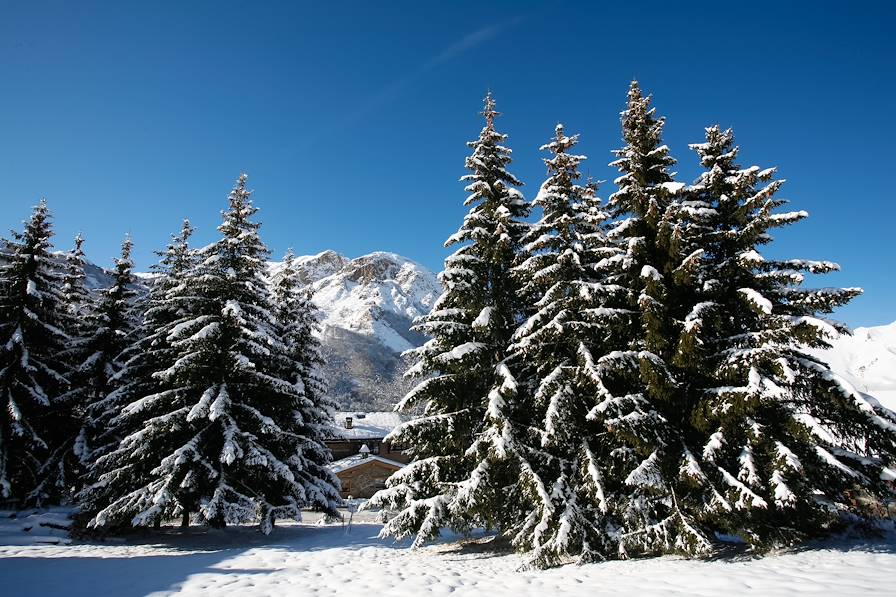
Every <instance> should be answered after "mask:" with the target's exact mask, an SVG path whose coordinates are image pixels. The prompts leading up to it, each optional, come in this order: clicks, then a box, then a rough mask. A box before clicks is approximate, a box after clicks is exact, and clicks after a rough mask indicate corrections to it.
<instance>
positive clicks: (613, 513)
mask: <svg viewBox="0 0 896 597" xmlns="http://www.w3.org/2000/svg"><path fill="white" fill-rule="evenodd" d="M663 124H664V119H663V118H657V117H656V116H655V111H654V109H653V108H652V107H651V106H650V97H649V96H648V97H644V96H643V95H642V93H641V90H640V88H639V87H638V84H637V82H634V81H633V82H632V84H631V87H630V89H629V93H628V105H627V108H626V110H625V111H624V112H623V113H622V133H623V139H624V141H625V143H626V144H625V146H624V147H623V148H622V149H620V150H617V151H616V152H615V153H616V155H617V157H618V159H617V160H616V161H614V162H613V163H612V165H614V166H616V167H617V168H619V170H620V172H621V176H620V177H619V178H617V179H616V181H615V183H616V184H617V186H618V187H619V190H618V191H617V192H616V193H614V194H613V195H611V196H610V199H609V211H610V214H611V215H612V216H613V218H614V225H613V227H612V228H611V230H610V232H609V235H610V237H611V238H613V239H616V240H617V241H618V242H619V243H620V245H621V248H622V249H623V250H624V254H623V256H622V259H621V261H620V263H619V268H618V270H617V272H616V276H615V278H614V281H615V283H617V284H619V285H620V286H622V287H624V288H626V289H627V291H628V293H629V297H630V299H629V300H630V302H629V307H630V309H631V311H632V312H633V315H634V316H633V317H631V318H630V319H629V321H628V324H627V328H626V329H624V330H622V331H620V332H619V333H620V335H621V337H622V338H628V346H626V347H624V348H622V349H620V350H613V351H610V352H607V353H605V354H600V355H598V354H595V355H593V356H594V361H593V362H594V376H595V378H596V379H598V380H600V385H601V391H600V392H599V397H600V402H599V403H598V404H597V405H596V406H595V407H594V408H592V410H591V411H590V412H589V413H588V415H587V418H588V419H589V420H591V421H593V422H594V423H596V424H597V426H598V428H599V430H600V432H599V433H600V437H601V440H600V441H599V442H596V443H595V450H594V451H593V456H594V461H595V462H597V463H598V464H597V466H598V469H599V470H600V474H601V476H602V479H603V481H604V486H603V495H604V498H605V503H606V507H607V512H606V516H607V517H608V518H609V520H610V521H611V522H610V523H609V524H612V525H613V526H615V527H616V528H617V531H616V533H615V536H614V541H613V544H615V553H613V552H610V551H605V552H604V555H607V556H618V557H629V556H633V555H648V554H658V553H668V552H672V551H676V552H682V553H686V554H690V555H695V554H700V553H707V552H709V551H711V550H712V546H713V538H712V537H711V536H710V535H708V534H707V533H706V531H705V529H703V528H701V527H700V526H699V525H697V524H696V523H695V522H694V520H693V516H692V514H691V513H689V512H688V510H687V509H685V508H683V507H682V505H681V504H680V502H679V496H678V492H677V486H678V484H679V471H680V469H681V467H682V466H685V465H686V464H687V462H688V457H689V456H688V454H689V451H688V449H687V444H686V434H685V430H686V427H684V426H683V424H682V420H686V419H687V408H686V407H687V404H686V403H685V401H684V397H685V396H686V394H685V393H684V392H683V389H684V387H685V386H686V380H684V379H682V378H681V377H680V376H678V375H677V371H676V369H675V367H674V363H675V359H676V358H677V351H678V350H679V344H680V343H678V342H676V339H677V338H678V337H679V335H681V334H682V333H683V330H684V329H685V320H686V319H687V315H688V314H689V313H690V312H691V310H692V309H693V308H694V306H695V305H696V304H697V302H699V301H698V298H697V297H696V283H697V279H698V276H697V274H696V270H697V269H698V266H699V263H700V256H701V254H702V253H701V251H700V250H699V248H697V247H699V236H700V230H702V221H701V218H692V217H691V216H693V215H695V214H693V213H691V212H689V210H688V209H685V208H687V207H689V206H688V205H687V203H686V198H684V197H682V196H681V193H682V190H683V187H684V185H683V184H681V183H677V182H675V181H674V179H673V175H672V174H671V173H670V172H669V168H670V167H671V166H672V165H673V164H674V163H675V162H674V160H673V159H672V158H671V157H670V156H669V150H668V147H666V146H665V145H664V144H663V143H662V129H663ZM697 215H702V216H705V214H699V212H698V214H697ZM623 327H626V326H623Z"/></svg>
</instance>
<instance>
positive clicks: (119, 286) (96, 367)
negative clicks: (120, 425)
mask: <svg viewBox="0 0 896 597" xmlns="http://www.w3.org/2000/svg"><path fill="white" fill-rule="evenodd" d="M132 247H133V242H132V241H131V238H130V236H127V237H125V239H124V241H123V242H122V245H121V256H120V257H119V258H117V259H115V269H114V271H113V273H112V286H110V287H109V288H105V289H102V290H100V291H99V292H98V296H97V297H96V299H95V300H94V301H93V304H92V305H91V307H90V311H89V313H88V314H87V316H86V318H85V323H84V334H83V337H82V338H81V339H80V340H79V341H77V342H76V343H75V345H74V347H73V349H72V352H73V353H74V354H75V355H77V357H78V362H77V364H76V369H75V371H73V372H72V377H73V380H74V382H73V383H74V385H75V386H76V388H75V389H74V390H73V392H71V394H75V396H74V397H73V400H72V402H73V404H76V405H81V407H82V408H83V425H82V428H81V430H80V432H79V434H78V437H77V439H76V440H74V447H75V455H76V456H77V457H78V460H79V461H80V462H81V463H82V464H86V463H87V462H89V460H90V459H91V450H92V449H94V448H95V447H96V446H97V445H99V444H100V440H99V438H100V437H101V436H104V435H105V434H106V433H107V432H108V431H109V429H110V427H111V418H112V417H113V416H114V414H117V413H115V412H114V411H110V410H109V409H108V408H107V407H106V398H107V397H108V395H109V393H110V392H111V391H112V390H113V389H114V387H115V386H116V377H117V375H118V373H119V372H120V371H121V370H122V368H123V367H124V363H123V361H122V359H123V357H124V353H125V350H126V349H127V348H128V346H130V345H131V344H133V343H134V342H135V335H136V334H137V332H138V328H139V325H140V321H139V313H138V311H139V309H138V304H137V292H136V291H135V290H134V282H135V277H134V274H133V265H134V263H133V261H132V260H131V250H132Z"/></svg>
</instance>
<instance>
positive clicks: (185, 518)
mask: <svg viewBox="0 0 896 597" xmlns="http://www.w3.org/2000/svg"><path fill="white" fill-rule="evenodd" d="M188 526H190V513H189V512H187V511H186V510H184V513H183V515H182V518H181V519H180V527H181V528H182V529H185V528H187V527H188Z"/></svg>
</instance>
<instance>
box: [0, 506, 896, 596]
mask: <svg viewBox="0 0 896 597" xmlns="http://www.w3.org/2000/svg"><path fill="white" fill-rule="evenodd" d="M370 516H371V515H367V518H366V521H365V522H361V523H356V524H354V525H353V526H352V528H351V530H348V529H346V528H345V527H343V526H341V525H315V524H310V523H309V524H291V525H284V526H280V527H278V528H276V529H275V530H274V532H273V533H272V534H271V535H270V536H268V537H264V536H262V535H260V534H259V533H258V532H257V531H255V530H254V529H251V528H231V529H227V530H223V531H203V530H199V529H192V530H191V531H190V532H189V533H187V534H181V533H180V532H171V533H165V532H161V533H157V534H154V535H150V536H148V537H146V538H144V539H142V540H139V541H138V540H130V541H128V542H124V541H109V542H106V543H94V544H79V543H73V544H72V545H47V544H33V545H22V543H27V541H25V540H23V539H22V537H21V536H19V537H18V539H17V540H16V541H15V542H16V543H19V545H10V544H8V543H7V541H8V540H10V539H11V538H13V537H14V536H16V535H21V529H20V528H18V527H17V526H16V523H14V522H10V521H9V519H4V520H3V521H0V537H2V540H3V544H2V545H0V579H2V589H0V591H2V594H4V595H10V596H18V595H22V596H26V595H34V596H41V597H52V596H54V595H64V596H65V597H81V596H90V597H94V596H99V595H115V596H118V597H137V596H142V595H171V594H177V595H215V596H219V595H239V596H240V597H256V596H260V595H296V596H300V597H313V596H325V595H333V596H336V595H339V596H340V597H344V596H345V595H365V596H367V595H369V596H374V595H377V596H380V595H382V596H397V597H404V596H409V597H410V596H413V597H416V596H419V595H429V594H448V593H452V594H455V595H488V596H489V597H500V596H503V595H508V596H513V597H523V596H527V595H539V596H552V595H571V596H576V595H582V596H585V595H588V596H594V595H632V596H637V597H643V596H649V595H657V596H660V595H662V596H675V595H697V596H700V595H721V594H724V595H726V597H734V596H736V595H761V596H763V597H774V596H777V595H781V596H785V595H786V596H791V595H826V596H832V595H849V596H859V595H893V594H894V590H896V584H894V583H896V575H894V572H893V571H894V570H896V536H894V535H890V536H888V537H887V538H885V539H882V540H874V541H863V540H856V541H843V540H841V541H836V542H828V543H825V544H819V545H816V546H812V547H811V548H807V549H803V550H798V551H793V552H787V553H781V554H774V555H770V556H768V557H765V558H761V559H746V558H742V559H725V560H716V561H708V562H706V561H688V560H683V559H679V558H672V557H666V558H657V559H650V560H638V561H627V562H607V563H602V564H591V565H586V566H578V567H573V566H567V567H564V568H559V569H553V570H544V571H534V570H533V571H525V572H520V571H518V570H517V569H518V567H519V565H520V559H519V557H518V556H516V555H514V554H512V553H506V552H504V551H496V550H494V549H492V548H491V547H490V545H489V544H488V543H487V541H486V540H483V539H480V540H478V541H471V542H468V543H466V544H461V543H457V542H445V543H441V544H437V545H433V546H430V547H426V548H424V549H421V550H416V551H412V550H410V549H407V545H406V544H405V543H402V544H398V545H396V544H394V543H392V542H391V541H384V540H381V539H378V538H377V533H378V532H379V529H380V525H379V524H377V523H375V522H373V519H372V518H370ZM26 535H27V533H26Z"/></svg>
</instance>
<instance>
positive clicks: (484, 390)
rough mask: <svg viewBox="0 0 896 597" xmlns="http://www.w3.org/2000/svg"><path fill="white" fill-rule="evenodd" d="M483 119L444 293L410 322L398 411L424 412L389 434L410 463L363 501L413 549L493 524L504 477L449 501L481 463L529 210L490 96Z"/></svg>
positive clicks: (514, 318) (513, 316) (517, 311)
mask: <svg viewBox="0 0 896 597" xmlns="http://www.w3.org/2000/svg"><path fill="white" fill-rule="evenodd" d="M482 115H483V116H484V118H485V126H484V127H483V129H482V131H481V132H480V135H479V138H478V139H477V140H475V141H472V142H470V143H468V145H469V147H470V148H471V149H472V150H473V153H472V155H471V156H469V157H468V158H467V160H466V167H467V169H468V170H469V171H470V174H468V175H466V176H464V177H463V178H462V180H464V181H466V182H467V183H468V185H467V187H466V189H465V190H466V191H467V192H468V193H469V196H468V197H467V199H466V201H465V203H464V204H465V205H470V206H472V207H471V209H470V211H469V213H468V214H467V215H466V217H465V218H464V222H463V224H462V225H461V227H460V229H459V230H458V231H457V232H456V233H455V234H453V235H452V236H451V237H449V239H448V240H447V242H446V243H445V244H446V246H452V245H455V244H460V245H461V246H460V248H458V249H457V251H455V253H454V254H452V255H451V256H449V257H448V258H447V259H446V260H445V269H444V271H443V272H442V273H441V274H440V276H439V279H440V280H441V282H442V284H443V285H444V288H445V291H444V293H443V294H442V296H441V297H439V299H438V300H437V301H436V303H435V305H434V306H433V309H432V312H431V313H429V314H428V315H425V316H423V317H420V318H419V319H418V320H417V321H416V322H415V328H414V329H416V330H417V331H419V332H421V333H424V334H426V335H428V336H430V337H431V340H429V341H428V342H426V344H424V345H423V346H422V347H421V348H420V349H418V350H415V351H412V354H413V355H414V356H415V357H416V364H415V365H414V366H413V367H412V368H411V369H410V371H409V372H408V374H409V376H412V377H420V378H422V381H421V382H420V383H419V384H418V385H417V386H416V387H415V388H414V389H413V390H411V392H409V393H408V395H407V396H405V398H404V399H403V400H402V401H401V403H400V404H399V405H398V406H397V408H398V409H399V410H405V411H411V410H413V409H417V408H420V409H422V411H423V415H422V416H421V417H418V418H415V419H413V420H412V421H410V422H408V423H405V424H403V425H401V426H399V427H398V428H397V429H396V430H395V431H393V432H392V434H390V436H389V439H390V440H391V441H393V442H397V443H400V444H402V445H405V446H408V450H409V452H410V454H411V455H412V456H413V460H412V462H411V463H410V464H409V465H408V466H407V467H405V468H404V469H402V471H400V472H399V473H397V474H396V475H393V476H392V478H391V479H390V480H389V482H388V483H387V485H388V487H387V488H386V489H385V490H383V491H381V492H379V493H378V494H377V495H375V496H374V498H373V499H372V500H371V502H370V504H371V505H377V506H382V507H387V508H390V509H394V510H399V513H398V514H397V515H396V516H395V517H394V518H392V519H391V521H390V522H389V523H388V524H387V525H386V526H385V527H384V529H383V534H384V535H392V536H395V537H397V538H400V537H405V536H407V535H411V534H415V535H416V539H415V544H416V545H419V544H421V543H422V542H424V541H426V540H427V539H431V538H433V537H435V536H437V535H438V534H439V531H440V529H442V528H446V527H450V528H453V529H455V530H459V531H464V530H467V529H469V528H471V527H472V526H495V525H496V524H500V516H501V512H502V511H501V509H500V507H499V504H500V500H501V499H503V497H502V496H503V494H502V493H500V488H501V487H503V486H504V485H506V484H507V483H509V482H510V479H506V478H503V477H502V475H504V476H509V475H510V474H511V473H512V471H511V470H505V471H503V472H501V471H495V474H493V475H490V478H489V481H488V482H487V483H488V484H489V485H490V487H491V488H492V489H491V490H488V491H486V490H485V489H484V487H483V486H484V485H485V484H486V482H485V481H484V482H483V483H480V489H481V490H482V492H483V493H490V494H491V498H490V499H488V500H484V501H482V502H480V503H479V505H478V506H476V505H474V504H471V503H469V502H465V501H464V500H463V499H460V500H458V499H457V498H458V497H461V498H462V496H458V495H457V489H456V488H457V486H456V483H458V482H461V481H464V480H469V479H470V478H471V476H473V475H476V474H481V473H482V471H484V470H485V468H487V466H488V465H487V463H486V455H485V454H484V453H483V452H482V451H480V450H477V449H476V448H475V447H474V444H475V443H476V442H477V439H478V438H479V436H480V434H481V433H483V430H484V427H485V425H486V410H487V407H488V402H489V398H488V396H489V392H490V390H491V387H492V385H493V383H494V381H495V375H496V367H497V366H498V365H499V364H500V363H501V362H502V361H503V359H504V357H505V352H506V349H507V346H508V343H509V340H510V337H511V335H512V333H513V331H514V329H515V328H516V327H517V325H518V323H519V321H520V317H521V305H520V300H519V298H518V297H517V288H516V284H515V283H514V280H513V277H512V275H511V270H512V268H513V266H514V264H515V260H516V255H517V253H518V251H519V246H520V242H521V239H522V236H523V235H524V234H525V231H526V225H525V223H524V221H523V220H524V218H525V217H526V216H527V215H528V212H529V207H528V205H527V203H526V202H525V201H524V200H523V198H522V195H521V194H520V192H519V191H518V190H516V188H514V187H516V186H519V185H520V184H521V183H520V182H519V181H518V180H517V179H516V178H515V177H514V176H513V175H512V174H510V173H509V172H508V171H507V166H508V164H509V163H510V161H511V158H510V150H509V149H508V148H506V147H504V146H503V145H502V143H503V142H504V140H505V139H506V136H505V135H503V134H501V133H499V132H497V131H496V130H495V118H496V117H497V116H498V112H496V111H495V102H494V100H493V99H492V97H491V94H489V95H488V96H486V98H485V109H484V111H483V112H482ZM477 471H478V473H477ZM481 495H482V494H481Z"/></svg>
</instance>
